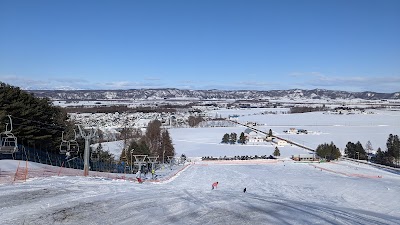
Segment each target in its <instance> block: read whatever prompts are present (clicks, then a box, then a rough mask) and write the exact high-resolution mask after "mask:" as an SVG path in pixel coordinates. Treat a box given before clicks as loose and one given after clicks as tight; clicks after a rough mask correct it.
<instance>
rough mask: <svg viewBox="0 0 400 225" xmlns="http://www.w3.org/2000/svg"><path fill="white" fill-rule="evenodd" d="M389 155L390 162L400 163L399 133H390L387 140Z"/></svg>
mask: <svg viewBox="0 0 400 225" xmlns="http://www.w3.org/2000/svg"><path fill="white" fill-rule="evenodd" d="M386 147H387V156H388V161H389V162H390V164H392V165H393V164H395V163H396V164H399V158H400V141H399V136H398V135H393V134H389V138H388V140H387V142H386Z"/></svg>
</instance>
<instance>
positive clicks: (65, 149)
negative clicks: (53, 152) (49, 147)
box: [60, 131, 69, 154]
mask: <svg viewBox="0 0 400 225" xmlns="http://www.w3.org/2000/svg"><path fill="white" fill-rule="evenodd" d="M67 152H69V141H66V140H64V131H63V132H62V133H61V144H60V154H66V153H67Z"/></svg>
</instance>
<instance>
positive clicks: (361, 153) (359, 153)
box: [355, 141, 366, 160]
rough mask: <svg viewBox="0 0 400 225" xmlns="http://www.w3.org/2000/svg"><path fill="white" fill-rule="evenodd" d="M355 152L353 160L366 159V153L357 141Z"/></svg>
mask: <svg viewBox="0 0 400 225" xmlns="http://www.w3.org/2000/svg"><path fill="white" fill-rule="evenodd" d="M355 150H356V155H355V159H361V160H364V159H366V153H365V150H364V147H363V146H362V144H361V142H360V141H357V143H356V149H355Z"/></svg>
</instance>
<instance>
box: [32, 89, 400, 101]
mask: <svg viewBox="0 0 400 225" xmlns="http://www.w3.org/2000/svg"><path fill="white" fill-rule="evenodd" d="M28 91H29V92H31V93H33V94H35V95H36V96H38V97H48V98H50V99H53V100H104V99H108V100H116V99H194V100H195V99H199V100H207V99H208V100H210V99H274V98H286V99H367V100H381V99H400V92H395V93H376V92H370V91H366V92H347V91H335V90H325V89H313V90H301V89H291V90H271V91H256V90H235V91H231V90H229V91H228V90H186V89H175V88H166V89H131V90H28Z"/></svg>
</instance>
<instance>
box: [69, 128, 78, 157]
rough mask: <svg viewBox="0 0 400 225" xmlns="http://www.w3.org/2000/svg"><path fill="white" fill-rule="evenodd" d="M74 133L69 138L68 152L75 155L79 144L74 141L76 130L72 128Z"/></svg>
mask: <svg viewBox="0 0 400 225" xmlns="http://www.w3.org/2000/svg"><path fill="white" fill-rule="evenodd" d="M74 133H75V138H74V139H72V140H69V152H70V153H71V154H75V155H77V154H78V152H79V144H78V142H77V141H76V131H75V130H74Z"/></svg>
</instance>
